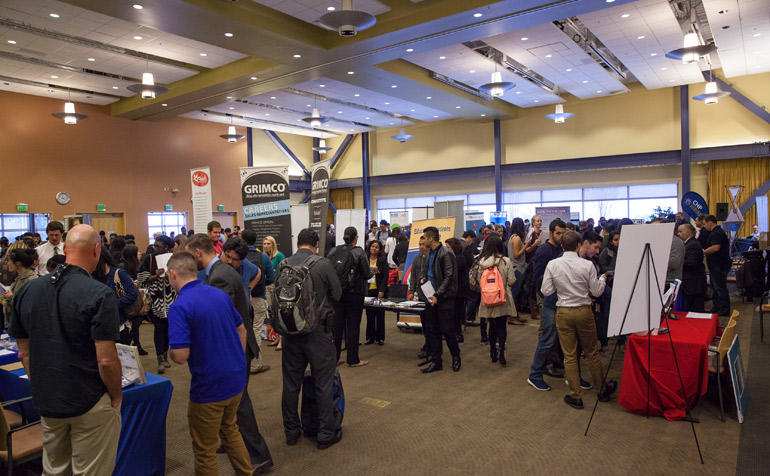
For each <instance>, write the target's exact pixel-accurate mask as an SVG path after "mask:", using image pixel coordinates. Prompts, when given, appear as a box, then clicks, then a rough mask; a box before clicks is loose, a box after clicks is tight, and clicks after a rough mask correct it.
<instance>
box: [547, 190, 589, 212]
mask: <svg viewBox="0 0 770 476" xmlns="http://www.w3.org/2000/svg"><path fill="white" fill-rule="evenodd" d="M567 200H583V189H580V188H564V189H559V190H543V201H544V202H563V201H567ZM573 211H577V210H573Z"/></svg>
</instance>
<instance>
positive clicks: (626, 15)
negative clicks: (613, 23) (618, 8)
mask: <svg viewBox="0 0 770 476" xmlns="http://www.w3.org/2000/svg"><path fill="white" fill-rule="evenodd" d="M630 16H631V15H629V14H628V13H624V14H622V15H620V18H628V17H630Z"/></svg>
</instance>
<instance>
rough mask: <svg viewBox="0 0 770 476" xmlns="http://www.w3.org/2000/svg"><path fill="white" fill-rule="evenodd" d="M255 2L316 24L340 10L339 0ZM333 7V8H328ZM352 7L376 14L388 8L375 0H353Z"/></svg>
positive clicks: (261, 0) (268, 0)
mask: <svg viewBox="0 0 770 476" xmlns="http://www.w3.org/2000/svg"><path fill="white" fill-rule="evenodd" d="M252 1H253V2H255V3H259V4H260V5H264V6H266V7H270V8H272V9H273V10H278V11H279V12H281V13H285V14H287V15H291V16H293V17H294V18H298V19H300V20H302V21H306V22H308V23H313V24H317V22H318V19H319V18H321V17H322V16H323V15H325V14H327V13H329V12H332V11H335V10H336V11H339V10H340V3H341V2H340V1H339V0H252ZM329 8H333V10H329ZM353 9H354V10H357V11H360V12H366V13H368V14H370V15H374V16H377V15H379V14H381V13H385V12H388V11H390V8H389V7H388V6H386V5H383V4H382V3H380V2H378V1H376V0H354V1H353Z"/></svg>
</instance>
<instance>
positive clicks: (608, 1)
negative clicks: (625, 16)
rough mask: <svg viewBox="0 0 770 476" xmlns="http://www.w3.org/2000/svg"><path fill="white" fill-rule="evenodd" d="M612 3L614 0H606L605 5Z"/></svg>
mask: <svg viewBox="0 0 770 476" xmlns="http://www.w3.org/2000/svg"><path fill="white" fill-rule="evenodd" d="M614 1H615V0H607V3H612V2H614Z"/></svg>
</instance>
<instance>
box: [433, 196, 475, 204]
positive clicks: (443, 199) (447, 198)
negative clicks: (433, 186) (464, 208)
mask: <svg viewBox="0 0 770 476" xmlns="http://www.w3.org/2000/svg"><path fill="white" fill-rule="evenodd" d="M456 200H462V201H464V202H465V203H468V195H439V196H437V197H436V201H437V202H452V201H456Z"/></svg>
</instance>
